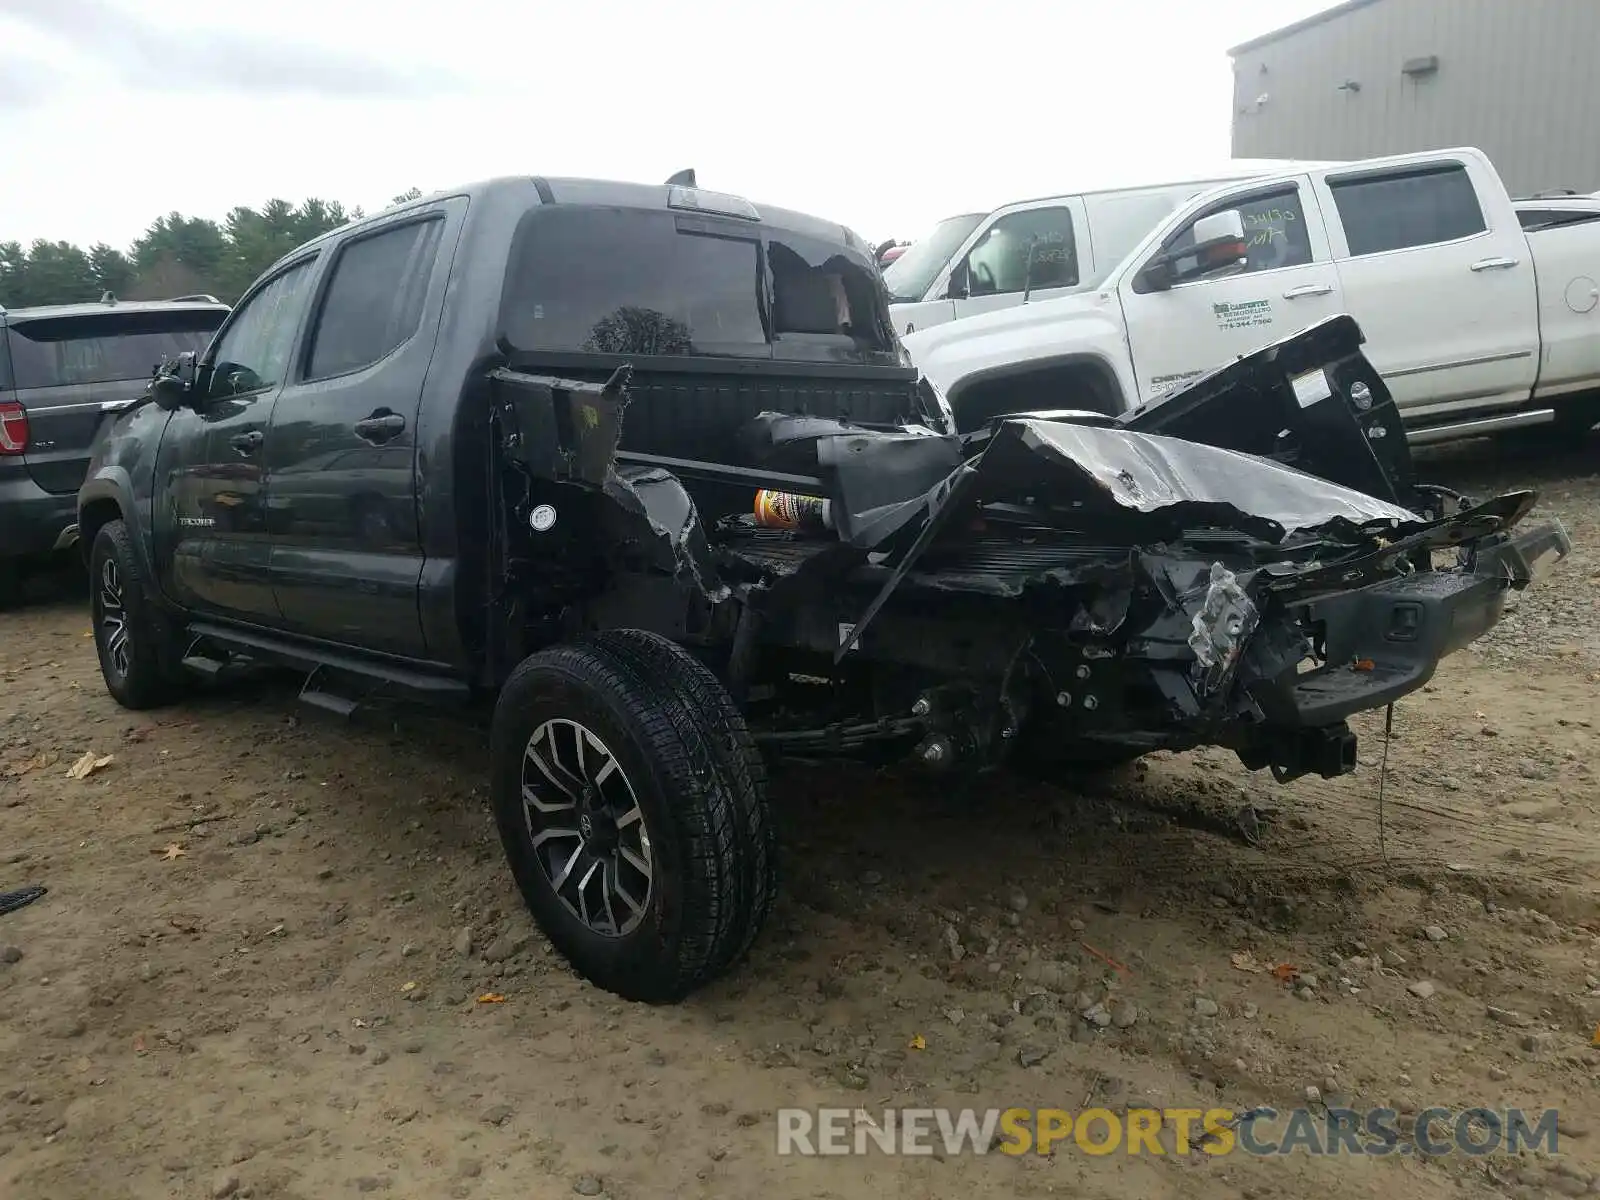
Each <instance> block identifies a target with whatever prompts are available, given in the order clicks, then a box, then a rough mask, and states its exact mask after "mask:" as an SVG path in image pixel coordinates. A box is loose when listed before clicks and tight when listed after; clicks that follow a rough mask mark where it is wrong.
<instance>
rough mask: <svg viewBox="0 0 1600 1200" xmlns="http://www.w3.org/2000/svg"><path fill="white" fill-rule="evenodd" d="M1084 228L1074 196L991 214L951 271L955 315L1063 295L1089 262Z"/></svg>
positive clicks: (960, 315)
mask: <svg viewBox="0 0 1600 1200" xmlns="http://www.w3.org/2000/svg"><path fill="white" fill-rule="evenodd" d="M1086 229H1087V224H1086V218H1085V216H1084V209H1083V201H1082V200H1079V199H1078V198H1076V197H1073V198H1072V199H1069V200H1061V201H1056V202H1053V203H1049V204H1039V205H1033V206H1030V207H1028V208H1014V209H1011V210H1009V211H1006V212H1003V213H1000V214H999V215H997V216H996V217H995V218H994V219H993V220H991V221H990V222H989V223H988V224H987V225H986V226H984V228H983V229H981V230H980V231H979V232H978V236H977V238H976V240H975V241H974V242H973V243H972V245H971V246H970V247H969V248H968V250H967V252H966V253H965V254H964V255H963V256H962V257H961V258H960V259H959V260H958V261H957V263H956V265H955V267H954V268H953V270H952V272H951V275H950V286H949V291H950V294H951V295H952V296H953V297H955V316H956V319H957V320H960V319H961V318H962V317H973V316H977V315H978V314H979V313H986V312H994V311H996V310H997V309H1001V308H1014V307H1015V306H1017V305H1019V304H1021V303H1022V302H1023V298H1024V297H1027V299H1028V300H1029V301H1034V300H1052V299H1054V298H1055V297H1057V296H1065V295H1067V294H1068V293H1069V292H1071V291H1072V290H1074V289H1075V288H1076V287H1077V286H1078V281H1079V279H1080V278H1082V277H1083V271H1085V270H1087V269H1089V267H1090V264H1089V263H1087V262H1084V261H1080V260H1081V259H1082V258H1085V257H1086V256H1087V254H1088V238H1087V237H1086V236H1082V231H1084V230H1086Z"/></svg>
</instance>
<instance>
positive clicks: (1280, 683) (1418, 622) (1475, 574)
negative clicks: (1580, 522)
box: [1248, 521, 1572, 726]
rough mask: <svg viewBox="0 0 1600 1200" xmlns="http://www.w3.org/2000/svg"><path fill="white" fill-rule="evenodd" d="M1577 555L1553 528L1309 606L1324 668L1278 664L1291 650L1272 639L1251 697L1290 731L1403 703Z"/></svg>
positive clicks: (1307, 616) (1261, 646)
mask: <svg viewBox="0 0 1600 1200" xmlns="http://www.w3.org/2000/svg"><path fill="white" fill-rule="evenodd" d="M1571 549H1572V542H1571V539H1570V538H1569V537H1568V536H1567V533H1566V530H1565V529H1563V528H1562V526H1561V525H1560V524H1559V523H1558V522H1553V521H1552V522H1547V523H1544V524H1541V525H1538V526H1535V527H1533V528H1531V529H1529V530H1527V531H1525V532H1522V533H1520V534H1519V535H1518V536H1516V537H1514V538H1509V539H1506V540H1504V541H1501V542H1500V543H1499V544H1497V545H1493V546H1489V547H1484V548H1481V549H1479V550H1478V552H1477V554H1476V555H1475V559H1476V561H1475V562H1474V563H1473V565H1472V566H1470V567H1467V566H1462V567H1456V568H1452V569H1450V570H1442V571H1426V572H1421V573H1418V574H1415V575H1408V576H1406V577H1404V578H1402V579H1397V580H1393V581H1391V582H1389V583H1382V584H1378V585H1376V586H1374V587H1370V588H1366V589H1363V590H1361V591H1357V592H1348V593H1346V594H1344V595H1339V596H1330V597H1327V598H1326V599H1323V600H1319V601H1317V602H1315V603H1313V604H1310V605H1307V606H1306V608H1305V610H1304V615H1303V617H1302V619H1301V622H1300V624H1301V626H1302V628H1305V629H1308V630H1311V631H1314V634H1315V635H1316V636H1317V638H1318V640H1320V642H1321V647H1320V649H1321V650H1322V653H1321V655H1320V657H1321V659H1322V662H1321V665H1319V666H1318V667H1317V668H1316V669H1313V670H1309V671H1305V672H1302V671H1300V670H1299V669H1298V668H1299V662H1297V663H1294V664H1289V665H1288V666H1287V667H1286V668H1285V667H1284V665H1283V664H1282V663H1281V662H1279V663H1275V662H1274V661H1273V659H1274V657H1280V658H1281V650H1279V649H1278V648H1274V647H1273V646H1272V639H1271V637H1270V636H1266V637H1262V638H1259V639H1258V640H1257V641H1256V642H1254V643H1253V644H1252V651H1253V654H1252V656H1251V658H1252V660H1253V661H1252V662H1251V668H1252V670H1251V673H1252V674H1255V675H1256V676H1257V677H1258V678H1257V681H1256V682H1253V683H1251V684H1249V685H1248V687H1249V691H1250V695H1251V697H1252V699H1254V700H1255V702H1256V703H1257V704H1258V705H1259V706H1260V708H1261V710H1262V713H1263V715H1264V716H1265V717H1266V719H1267V720H1268V721H1269V722H1271V723H1272V724H1275V725H1284V726H1316V725H1331V724H1334V723H1336V722H1339V721H1343V720H1344V719H1346V718H1347V717H1349V716H1351V715H1352V714H1354V713H1358V712H1365V711H1367V710H1369V709H1374V708H1381V707H1383V706H1384V705H1387V704H1390V703H1393V702H1394V701H1395V700H1398V699H1399V698H1400V697H1402V696H1405V695H1407V694H1409V693H1411V692H1414V691H1416V690H1417V689H1418V688H1420V687H1421V686H1422V685H1423V684H1425V683H1427V682H1428V680H1429V679H1431V678H1432V677H1433V673H1434V671H1435V669H1436V668H1437V667H1438V665H1439V661H1440V660H1441V659H1443V658H1444V657H1446V656H1447V655H1450V654H1453V653H1455V652H1456V651H1457V650H1460V649H1462V648H1463V647H1465V646H1467V645H1468V644H1469V643H1471V642H1474V641H1476V640H1477V639H1478V638H1480V637H1482V636H1483V635H1484V634H1485V633H1487V632H1489V630H1490V629H1492V628H1494V626H1495V625H1496V624H1497V623H1498V622H1499V620H1500V617H1501V614H1502V612H1503V611H1504V609H1505V603H1506V595H1507V592H1508V591H1510V590H1513V589H1515V590H1520V589H1521V588H1523V587H1526V586H1527V585H1528V583H1529V582H1531V581H1532V580H1533V579H1534V578H1536V577H1537V576H1538V575H1540V574H1542V571H1543V569H1544V568H1546V567H1547V566H1548V565H1549V564H1552V563H1554V562H1555V561H1556V560H1558V559H1560V558H1562V557H1565V556H1566V554H1568V553H1569V552H1570V551H1571ZM1301 661H1303V660H1301ZM1274 667H1278V668H1279V669H1278V670H1276V671H1274V670H1273V668H1274Z"/></svg>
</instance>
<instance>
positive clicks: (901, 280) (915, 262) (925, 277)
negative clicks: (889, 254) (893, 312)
mask: <svg viewBox="0 0 1600 1200" xmlns="http://www.w3.org/2000/svg"><path fill="white" fill-rule="evenodd" d="M984 216H985V214H984V213H966V214H965V215H963V216H959V217H946V218H945V219H944V220H943V221H940V222H939V223H938V224H937V225H935V226H934V227H933V228H932V229H930V230H929V231H928V232H927V233H926V234H925V235H924V236H922V237H920V238H918V239H917V240H916V241H914V242H912V243H911V245H910V246H908V247H907V248H906V252H905V253H904V254H902V255H901V256H900V257H899V258H897V259H895V260H894V261H893V262H892V263H890V264H889V265H888V266H887V267H885V268H884V269H883V282H884V286H885V287H887V288H888V289H889V299H891V300H893V301H894V302H895V303H896V304H914V303H916V302H917V301H919V300H921V299H922V298H923V297H924V296H926V295H927V294H928V289H929V288H931V287H932V286H933V281H934V280H935V279H937V278H939V273H940V272H941V271H943V270H944V269H945V266H946V264H948V263H949V261H950V259H951V257H952V256H953V255H954V254H955V252H956V251H957V250H959V249H961V245H962V243H963V242H965V241H966V240H967V238H968V237H969V236H971V234H972V231H973V230H974V229H976V228H977V227H978V226H979V225H980V224H982V223H983V218H984Z"/></svg>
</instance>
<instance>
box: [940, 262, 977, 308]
mask: <svg viewBox="0 0 1600 1200" xmlns="http://www.w3.org/2000/svg"><path fill="white" fill-rule="evenodd" d="M971 294H972V286H971V284H970V283H968V281H967V260H966V259H962V260H961V261H960V262H959V263H957V264H956V265H955V267H954V269H952V270H951V272H950V286H949V287H947V288H945V290H944V298H945V299H946V300H965V299H966V298H967V297H968V296H970V295H971Z"/></svg>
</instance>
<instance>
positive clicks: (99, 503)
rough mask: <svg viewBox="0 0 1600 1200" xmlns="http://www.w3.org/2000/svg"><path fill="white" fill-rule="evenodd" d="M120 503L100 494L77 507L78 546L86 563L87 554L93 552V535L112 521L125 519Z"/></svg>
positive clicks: (87, 559)
mask: <svg viewBox="0 0 1600 1200" xmlns="http://www.w3.org/2000/svg"><path fill="white" fill-rule="evenodd" d="M125 517H126V514H125V513H123V511H122V505H121V504H120V503H118V502H117V500H116V499H115V498H113V497H110V496H101V497H99V498H97V499H94V500H90V501H89V502H88V503H87V504H84V505H83V506H82V507H80V508H79V509H78V547H79V549H80V550H81V551H82V553H83V561H84V562H85V563H88V561H89V556H90V555H91V554H93V552H94V539H95V535H96V534H98V533H99V532H100V530H101V529H103V528H105V526H107V525H109V524H110V523H111V522H112V521H116V520H122V519H125Z"/></svg>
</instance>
